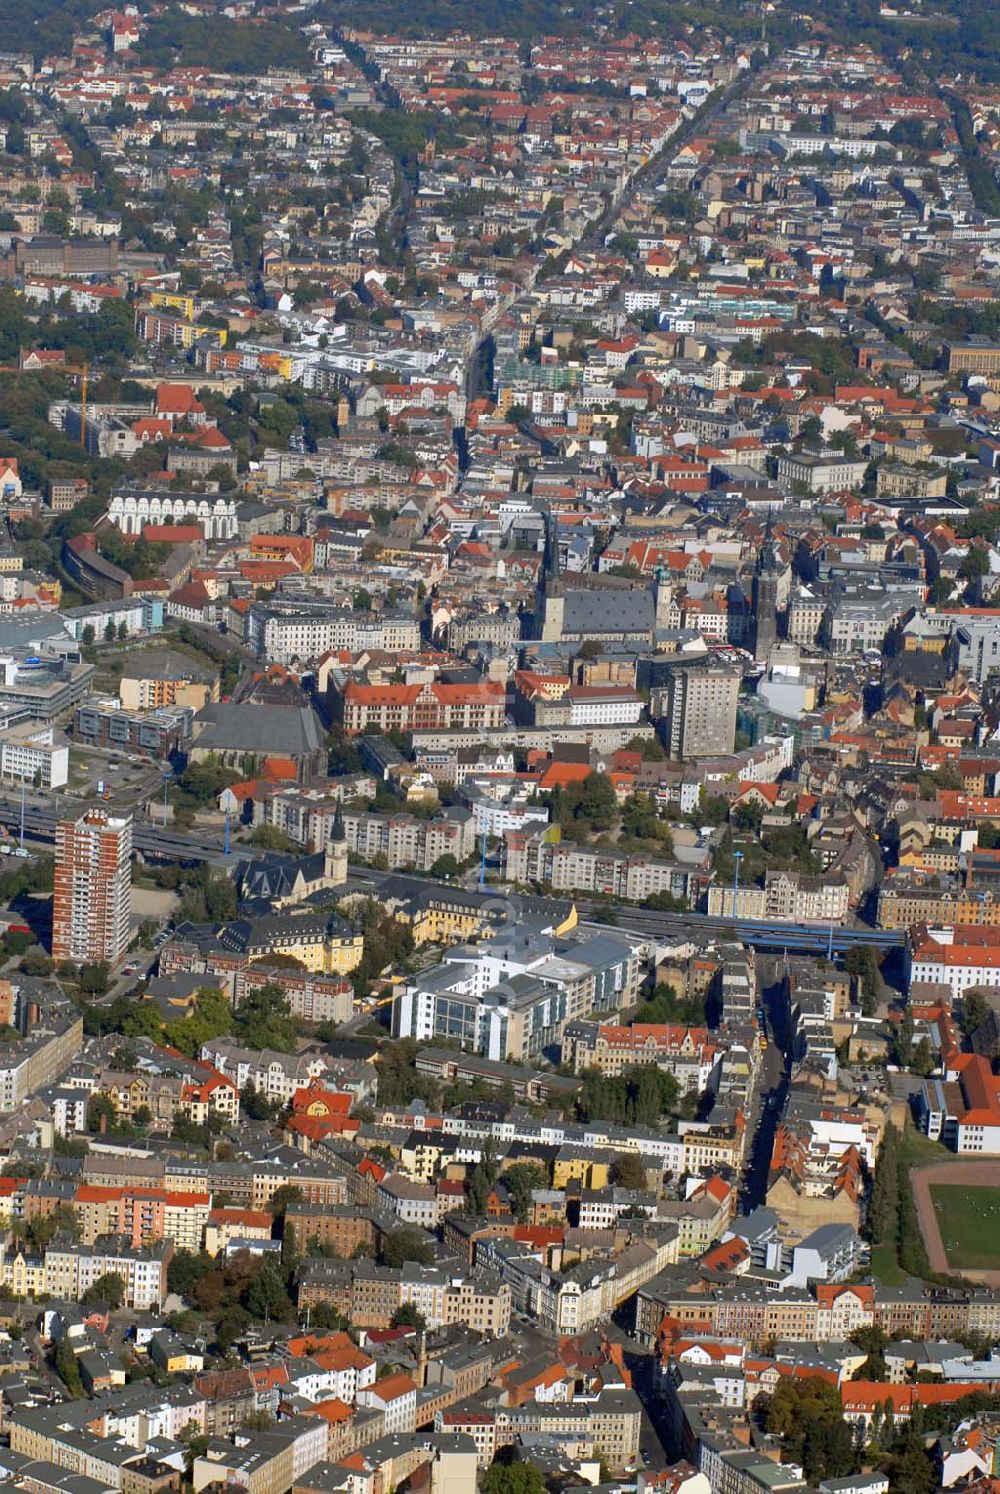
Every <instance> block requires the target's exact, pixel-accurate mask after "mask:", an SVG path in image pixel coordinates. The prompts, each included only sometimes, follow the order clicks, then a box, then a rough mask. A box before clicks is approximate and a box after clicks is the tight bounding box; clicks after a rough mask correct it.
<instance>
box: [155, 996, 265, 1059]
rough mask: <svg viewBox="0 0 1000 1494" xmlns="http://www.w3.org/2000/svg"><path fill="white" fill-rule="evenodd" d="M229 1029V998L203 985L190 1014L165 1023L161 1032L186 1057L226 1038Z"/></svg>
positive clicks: (196, 1053)
mask: <svg viewBox="0 0 1000 1494" xmlns="http://www.w3.org/2000/svg"><path fill="white" fill-rule="evenodd" d="M232 1029H233V1014H232V1012H231V1011H230V1008H229V1002H228V1000H227V999H226V997H225V996H224V995H223V993H222V992H221V991H219V990H216V989H215V988H213V987H212V986H204V987H202V989H201V990H200V991H198V993H197V995H196V996H195V1001H194V1010H193V1012H192V1014H191V1016H189V1017H184V1018H182V1019H181V1020H180V1021H177V1022H168V1023H167V1025H166V1027H165V1028H164V1030H163V1031H164V1036H165V1038H166V1041H167V1043H168V1045H169V1046H170V1047H172V1048H177V1049H178V1050H179V1051H180V1052H181V1053H183V1054H185V1055H186V1056H187V1057H188V1058H197V1056H198V1054H199V1053H200V1052H201V1046H202V1044H203V1043H209V1042H211V1041H212V1039H213V1038H217V1037H225V1036H226V1035H227V1034H228V1033H230V1032H231V1031H232ZM259 1046H261V1047H264V1046H266V1045H265V1044H263V1043H262V1044H260V1045H259Z"/></svg>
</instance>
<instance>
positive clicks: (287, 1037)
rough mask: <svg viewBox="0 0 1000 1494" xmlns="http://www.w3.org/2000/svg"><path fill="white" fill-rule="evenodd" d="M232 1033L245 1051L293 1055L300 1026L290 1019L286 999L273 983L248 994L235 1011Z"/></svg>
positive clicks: (280, 988)
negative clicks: (260, 1050)
mask: <svg viewBox="0 0 1000 1494" xmlns="http://www.w3.org/2000/svg"><path fill="white" fill-rule="evenodd" d="M233 1030H234V1032H235V1034H236V1036H237V1038H238V1039H239V1040H240V1042H241V1043H244V1044H245V1045H246V1046H247V1047H248V1048H274V1049H275V1050H276V1051H277V1052H279V1053H293V1052H294V1051H295V1045H296V1042H297V1041H298V1035H299V1024H298V1021H297V1020H296V1018H295V1017H293V1016H292V1013H291V1007H290V1005H289V1001H288V995H287V993H286V992H285V990H284V988H283V987H282V986H279V985H277V984H276V983H275V982H274V981H268V982H267V983H266V984H265V985H262V986H257V987H255V988H253V989H251V990H249V991H248V992H247V994H246V995H245V996H244V998H243V1000H242V1001H241V1002H240V1004H239V1006H238V1007H237V1008H236V1012H235V1017H234V1022H233Z"/></svg>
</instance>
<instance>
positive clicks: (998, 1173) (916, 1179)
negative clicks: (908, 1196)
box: [910, 1161, 1000, 1286]
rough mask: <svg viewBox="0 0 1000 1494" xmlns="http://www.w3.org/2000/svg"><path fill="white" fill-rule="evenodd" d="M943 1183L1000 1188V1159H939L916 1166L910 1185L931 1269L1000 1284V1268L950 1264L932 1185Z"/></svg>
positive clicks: (955, 1185)
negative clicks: (961, 1266) (979, 1268)
mask: <svg viewBox="0 0 1000 1494" xmlns="http://www.w3.org/2000/svg"><path fill="white" fill-rule="evenodd" d="M942 1184H944V1185H945V1186H948V1185H950V1186H952V1187H964V1188H1000V1162H959V1161H955V1162H935V1163H934V1164H933V1165H932V1166H931V1167H920V1168H915V1169H914V1170H913V1171H912V1172H911V1173H910V1186H911V1187H912V1189H913V1199H914V1202H915V1203H916V1206H917V1214H918V1216H919V1218H920V1233H921V1234H922V1235H923V1237H924V1243H925V1244H926V1246H927V1256H928V1259H929V1260H930V1263H931V1270H932V1271H944V1272H947V1273H948V1274H949V1275H951V1276H965V1277H967V1278H968V1279H969V1280H970V1281H981V1282H983V1283H984V1284H985V1285H986V1286H1000V1269H998V1270H996V1271H973V1270H968V1269H966V1270H964V1271H958V1270H956V1269H954V1268H953V1267H952V1266H949V1264H948V1257H947V1255H946V1254H945V1249H944V1246H943V1245H942V1243H941V1231H940V1230H939V1229H938V1222H937V1216H936V1214H935V1213H934V1201H933V1199H932V1198H931V1188H932V1187H940V1186H941V1185H942Z"/></svg>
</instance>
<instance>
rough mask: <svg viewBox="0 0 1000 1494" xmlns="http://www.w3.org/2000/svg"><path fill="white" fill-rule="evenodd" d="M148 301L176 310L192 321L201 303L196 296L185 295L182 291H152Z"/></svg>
mask: <svg viewBox="0 0 1000 1494" xmlns="http://www.w3.org/2000/svg"><path fill="white" fill-rule="evenodd" d="M149 303H150V305H151V306H161V307H164V308H165V309H167V310H169V311H176V312H178V313H179V314H180V315H181V316H182V317H183V318H184V319H185V321H188V322H193V321H194V319H195V317H196V316H197V315H198V311H199V308H200V305H201V303H200V301H199V300H198V297H197V296H192V295H185V294H184V292H183V291H153V292H152V293H151V294H150V297H149Z"/></svg>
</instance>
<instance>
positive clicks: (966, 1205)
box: [931, 1183, 1000, 1271]
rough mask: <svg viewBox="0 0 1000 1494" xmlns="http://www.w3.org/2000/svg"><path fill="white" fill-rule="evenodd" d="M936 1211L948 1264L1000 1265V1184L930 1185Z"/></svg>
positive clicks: (962, 1266) (969, 1266) (965, 1266)
mask: <svg viewBox="0 0 1000 1494" xmlns="http://www.w3.org/2000/svg"><path fill="white" fill-rule="evenodd" d="M931 1198H932V1199H933V1202H934V1213H935V1215H936V1216H937V1222H938V1228H939V1229H940V1231H941V1242H942V1244H943V1245H944V1249H945V1254H946V1255H947V1257H948V1264H949V1266H951V1267H953V1268H954V1269H956V1270H959V1271H960V1270H963V1269H973V1270H974V1269H985V1270H991V1269H992V1270H994V1271H995V1270H997V1269H998V1266H1000V1188H963V1187H962V1186H961V1184H957V1183H955V1184H953V1183H944V1184H939V1185H938V1186H936V1187H932V1188H931Z"/></svg>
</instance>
